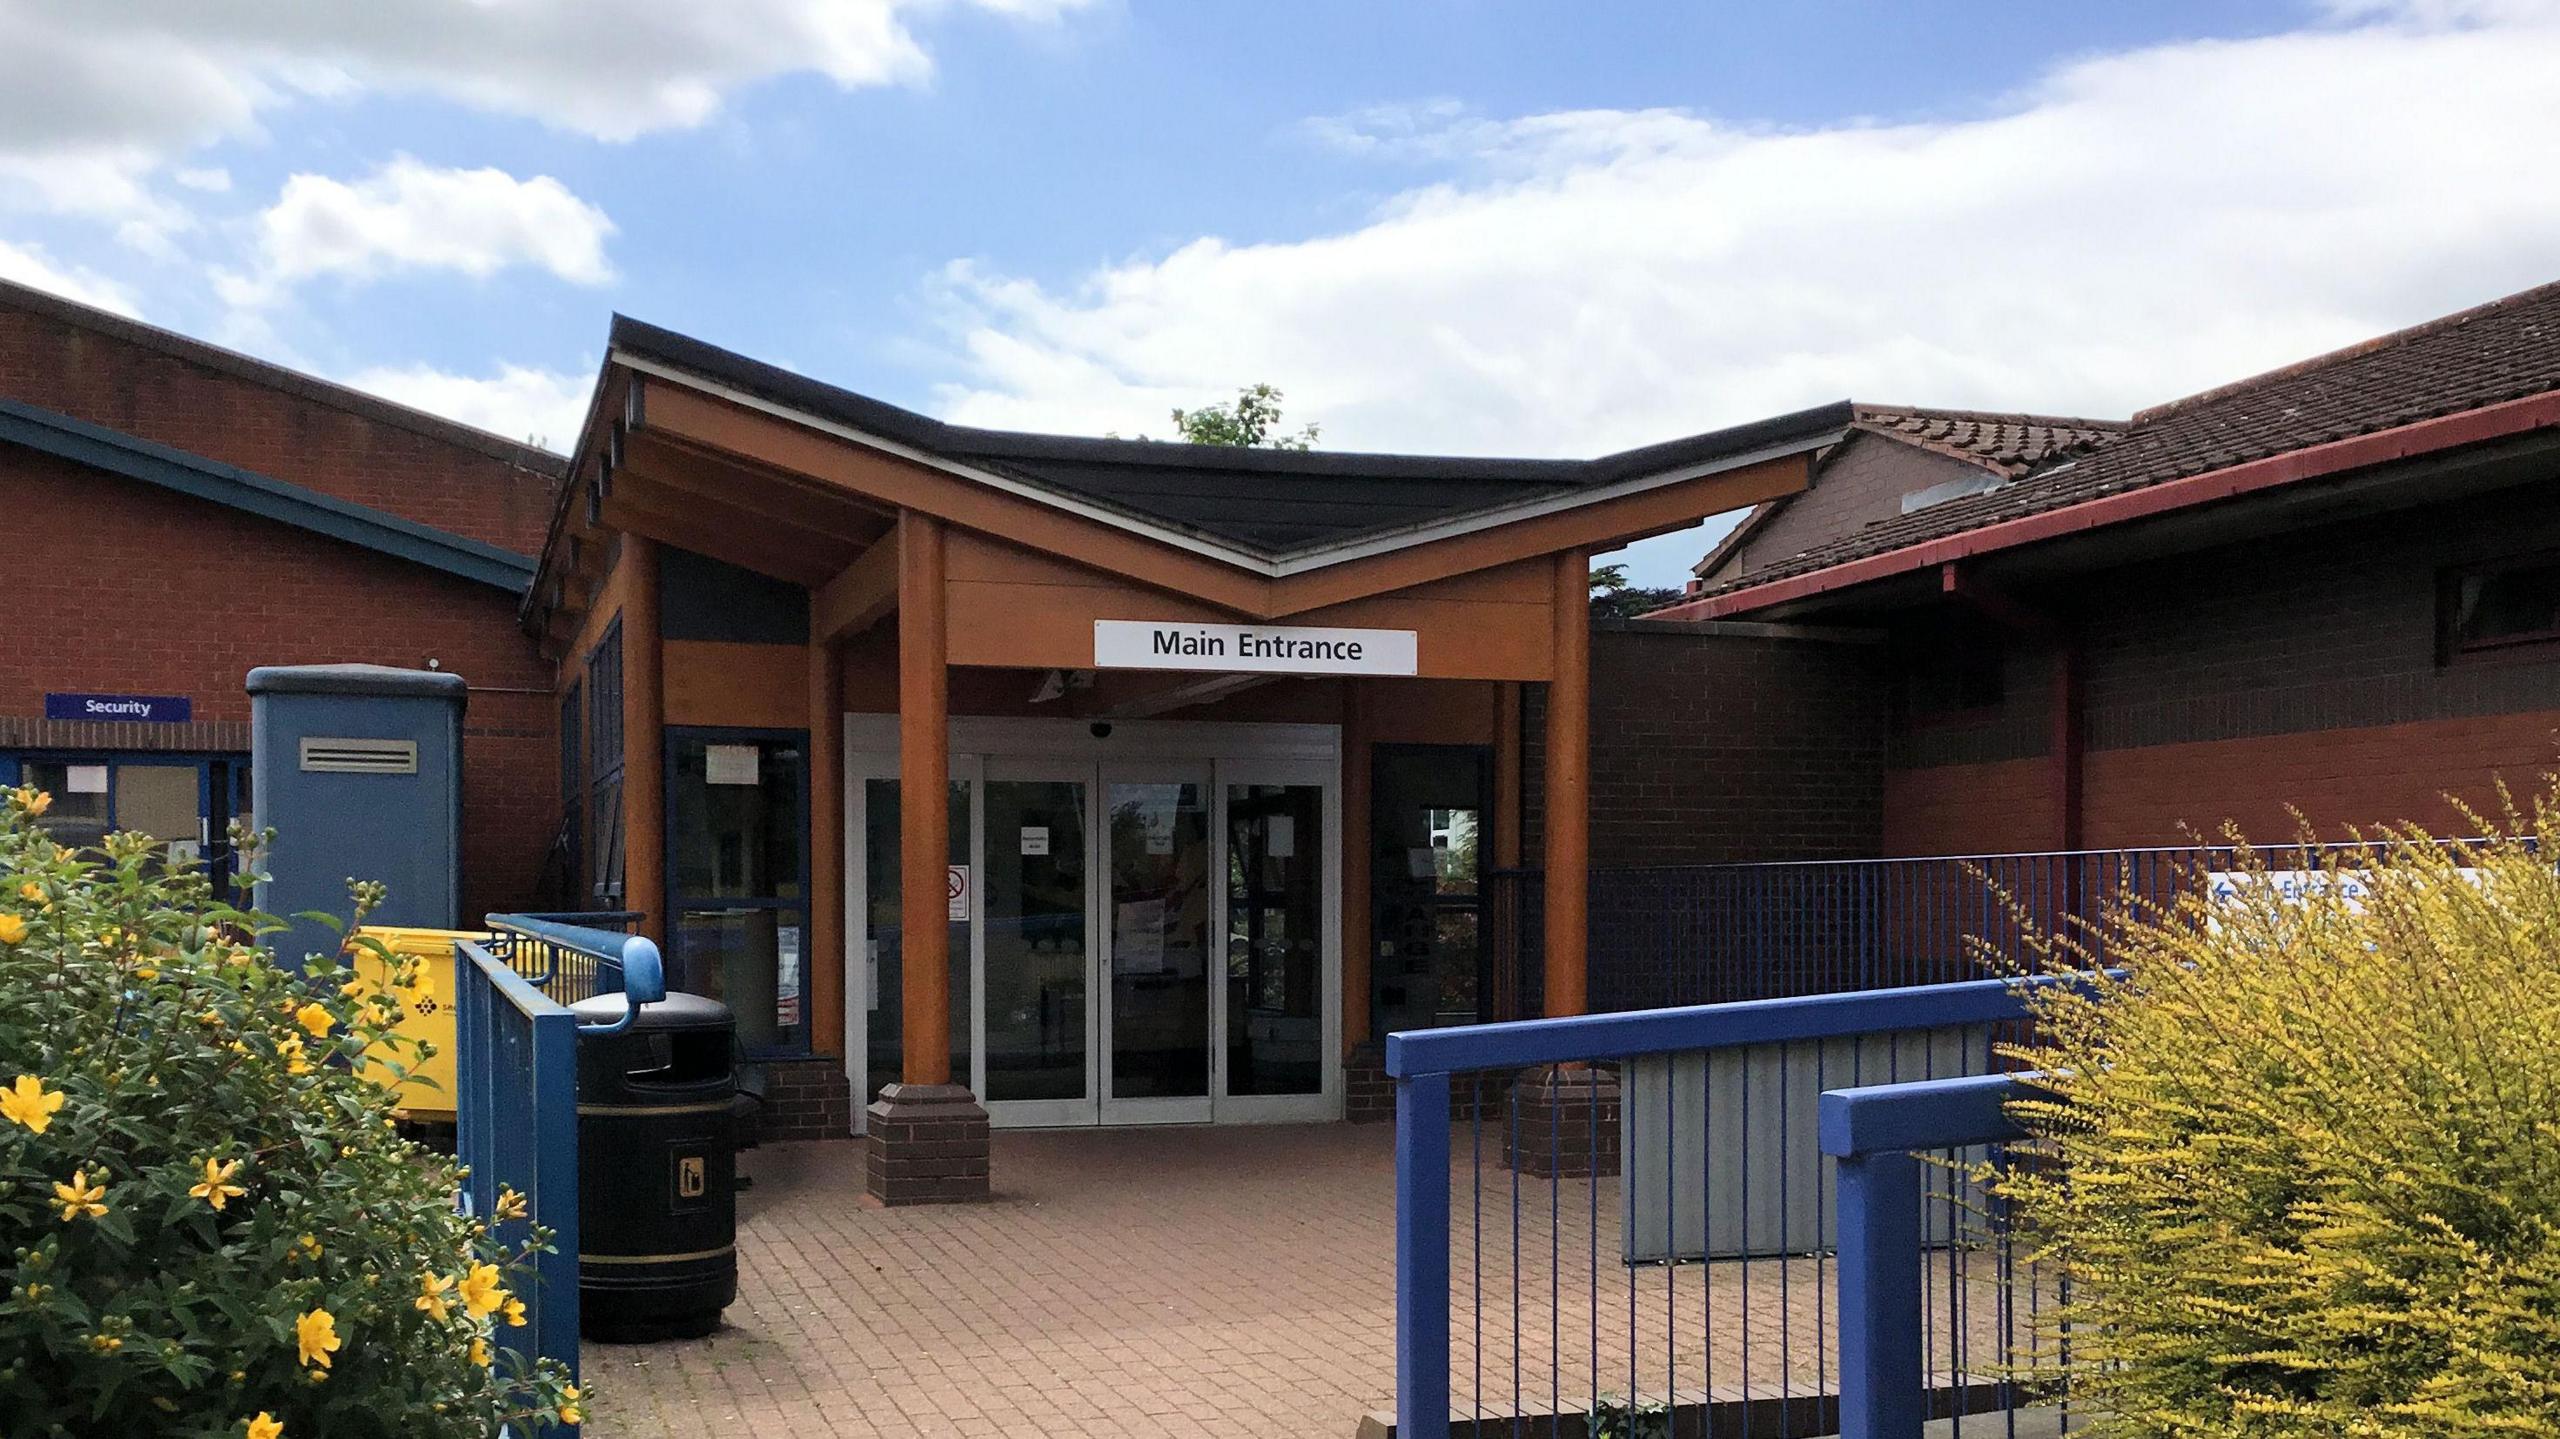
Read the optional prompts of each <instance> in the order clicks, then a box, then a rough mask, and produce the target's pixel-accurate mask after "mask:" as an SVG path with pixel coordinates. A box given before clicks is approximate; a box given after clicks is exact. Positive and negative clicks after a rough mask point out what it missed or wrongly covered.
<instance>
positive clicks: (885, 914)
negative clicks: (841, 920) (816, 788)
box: [845, 756, 972, 1105]
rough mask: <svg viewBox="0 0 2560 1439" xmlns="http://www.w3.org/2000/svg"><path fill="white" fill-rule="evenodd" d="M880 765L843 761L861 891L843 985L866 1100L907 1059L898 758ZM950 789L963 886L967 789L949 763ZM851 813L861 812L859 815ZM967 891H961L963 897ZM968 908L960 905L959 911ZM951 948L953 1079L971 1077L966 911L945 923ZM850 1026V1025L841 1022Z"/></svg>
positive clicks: (953, 846)
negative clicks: (852, 802) (854, 963)
mask: <svg viewBox="0 0 2560 1439" xmlns="http://www.w3.org/2000/svg"><path fill="white" fill-rule="evenodd" d="M878 763H880V764H883V765H885V772H884V771H883V770H882V769H880V768H874V769H871V770H870V771H869V772H866V771H865V769H864V768H862V767H860V766H858V765H848V766H847V775H848V783H849V785H850V787H851V788H852V789H853V791H854V793H855V794H856V795H857V796H858V798H859V804H860V807H859V808H858V809H856V810H854V811H853V814H849V815H848V816H847V817H846V819H847V823H846V826H845V828H846V831H847V835H846V839H847V842H848V844H849V845H857V846H859V853H858V854H855V855H848V856H847V861H848V862H847V870H848V872H849V873H851V874H854V875H858V876H860V877H861V885H862V888H861V895H862V898H861V900H860V902H859V905H858V908H855V909H852V910H850V911H849V912H850V913H853V914H854V916H855V919H856V923H855V924H854V925H853V926H852V928H853V930H854V935H853V938H854V941H855V945H854V956H855V958H857V959H858V960H859V965H858V967H856V968H854V969H853V970H852V971H851V972H850V974H849V976H848V978H849V979H850V980H853V981H858V982H849V983H847V984H846V986H845V993H846V995H847V996H848V998H853V997H859V999H860V1002H861V1003H862V1005H863V1011H862V1013H861V1014H860V1015H859V1016H857V1019H858V1022H859V1024H860V1027H861V1032H862V1035H863V1039H864V1043H863V1068H864V1074H863V1080H862V1096H861V1101H860V1102H861V1103H862V1104H864V1105H868V1104H869V1103H870V1102H871V1101H872V1100H874V1099H877V1098H879V1097H880V1087H881V1086H882V1085H884V1084H891V1083H895V1082H896V1081H897V1079H898V1078H899V1075H900V1073H901V1072H902V1071H903V1070H904V1068H905V1064H906V989H905V973H906V968H905V963H904V957H905V944H904V943H903V939H902V936H903V934H904V926H903V924H902V923H901V915H900V908H901V896H900V892H899V876H900V868H899V856H898V845H899V834H898V826H899V818H898V815H899V794H898V781H897V780H896V779H895V778H894V777H891V776H894V774H895V772H896V763H897V761H896V758H895V757H894V756H891V757H889V758H887V759H886V760H885V761H880V762H878ZM954 771H955V772H954V774H953V777H952V780H951V789H950V794H949V796H948V798H947V800H946V804H947V806H948V809H949V813H950V846H949V848H948V850H947V851H946V853H947V854H948V855H949V856H950V858H949V863H950V864H951V865H952V866H953V867H954V868H955V870H956V871H957V872H958V874H959V875H960V876H961V877H962V881H963V884H962V887H963V890H964V892H965V891H966V890H967V889H968V888H969V887H970V886H969V885H968V883H967V880H968V876H969V875H970V874H971V870H970V869H969V864H970V850H971V834H970V791H971V788H972V786H971V784H970V782H969V779H968V778H967V777H966V774H965V771H962V770H960V769H959V767H958V766H957V765H955V766H954ZM855 815H859V816H860V818H859V819H858V820H857V819H855V818H854V816H855ZM964 897H965V896H964ZM966 909H967V906H966V905H965V904H964V905H963V906H962V907H961V913H962V914H963V915H965V913H966ZM948 922H949V925H950V929H949V936H950V938H949V943H950V946H951V1077H952V1079H953V1080H954V1081H955V1082H957V1083H962V1084H966V1083H969V1082H971V1081H970V1068H969V1063H970V1053H971V1051H970V1044H969V1037H970V1030H971V1026H970V1022H969V1015H970V1000H971V987H970V983H969V978H970V972H971V964H970V953H969V932H970V924H969V921H968V919H967V918H965V917H955V918H951V919H950V920H949V921H948ZM847 1030H848V1032H851V1031H852V1026H851V1025H848V1026H847Z"/></svg>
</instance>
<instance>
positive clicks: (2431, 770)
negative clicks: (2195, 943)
mask: <svg viewBox="0 0 2560 1439" xmlns="http://www.w3.org/2000/svg"><path fill="white" fill-rule="evenodd" d="M2087 763H2088V768H2087V770H2086V778H2085V781H2084V783H2085V785H2086V789H2085V791H2084V792H2085V793H2086V795H2087V801H2086V803H2087V807H2088V819H2087V824H2088V843H2089V844H2090V846H2091V847H2093V848H2099V849H2114V848H2125V847H2132V846H2139V845H2156V844H2178V843H2182V842H2183V836H2182V834H2181V832H2180V826H2182V825H2184V826H2189V827H2192V828H2193V829H2194V830H2195V831H2197V832H2199V833H2201V834H2203V835H2205V836H2206V837H2207V838H2209V839H2213V838H2219V831H2220V829H2221V826H2222V822H2223V821H2224V820H2226V819H2228V820H2233V821H2236V822H2237V823H2238V824H2239V826H2240V828H2241V830H2242V832H2243V833H2245V834H2247V835H2248V836H2249V838H2251V839H2253V840H2257V841H2260V842H2279V841H2284V840H2290V839H2292V838H2293V837H2294V830H2295V821H2294V819H2293V817H2292V816H2291V815H2289V814H2288V813H2287V812H2286V806H2287V805H2289V804H2290V805H2293V806H2296V807H2298V808H2300V809H2301V810H2302V811H2303V812H2304V814H2305V815H2306V816H2308V817H2309V818H2310V819H2311V821H2312V822H2313V823H2314V824H2315V825H2316V826H2317V827H2318V829H2319V832H2320V837H2321V838H2323V839H2339V838H2342V837H2343V835H2342V834H2341V830H2342V829H2343V827H2345V826H2347V825H2351V824H2353V825H2368V826H2369V825H2373V824H2376V823H2380V822H2386V821H2408V822H2414V823H2417V824H2420V825H2424V826H2425V827H2427V828H2428V829H2429V830H2430V831H2432V832H2434V833H2437V834H2457V833H2462V832H2465V831H2467V830H2468V829H2469V828H2470V827H2471V826H2470V825H2469V824H2468V823H2467V822H2466V821H2465V820H2464V819H2463V818H2462V816H2461V815H2460V813H2459V812H2458V811H2457V810H2456V809H2455V808H2454V806H2453V805H2452V804H2451V803H2450V802H2449V801H2448V800H2447V799H2446V798H2445V796H2446V795H2447V794H2448V793H2451V794H2453V795H2456V796H2458V797H2460V798H2461V799H2462V800H2463V801H2464V802H2465V803H2467V804H2469V805H2470V806H2471V807H2472V808H2473V809H2476V810H2479V811H2481V812H2483V813H2485V814H2491V815H2494V814H2495V813H2496V812H2497V808H2498V798H2497V784H2498V781H2499V780H2501V779H2503V780H2504V781H2505V782H2506V783H2507V785H2508V787H2509V788H2510V789H2512V790H2513V791H2514V792H2515V793H2516V794H2517V795H2518V796H2519V797H2529V796H2531V795H2532V794H2533V793H2534V792H2535V791H2536V790H2538V789H2540V788H2541V787H2542V785H2543V783H2544V781H2543V778H2542V777H2543V776H2544V775H2545V774H2547V773H2549V772H2551V771H2552V770H2554V769H2560V709H2547V710H2539V711H2534V712H2530V713H2525V714H2508V715H2485V716H2477V717H2469V718H2462V719H2440V720H2423V721H2419V722H2417V723H2413V724H2397V725H2374V726H2371V727H2368V728H2364V729H2348V730H2327V731H2323V732H2319V733H2313V734H2299V735H2277V736H2270V737H2267V738H2261V739H2244V740H2220V741H2209V742H2204V743H2196V744H2171V745H2154V746H2150V747H2148V748H2144V749H2127V750H2104V751H2100V752H2097V753H2093V754H2091V755H2090V756H2089V757H2088V762H2087Z"/></svg>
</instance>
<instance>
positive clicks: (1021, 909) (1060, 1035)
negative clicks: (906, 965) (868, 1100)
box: [978, 760, 1096, 1124]
mask: <svg viewBox="0 0 2560 1439" xmlns="http://www.w3.org/2000/svg"><path fill="white" fill-rule="evenodd" d="M985 786H986V809H985V824H984V826H983V827H982V830H981V833H982V834H983V836H984V839H983V849H982V861H981V864H980V866H979V868H980V872H981V873H982V874H983V875H984V876H985V885H984V898H983V900H982V901H981V906H982V908H981V916H982V919H981V923H980V925H979V930H978V933H979V940H978V944H979V984H978V993H979V994H980V995H981V996H982V997H983V1000H982V1008H981V1011H980V1015H981V1025H982V1041H981V1043H980V1046H979V1052H980V1053H981V1054H982V1055H983V1056H984V1060H983V1063H984V1065H985V1069H984V1078H983V1080H982V1083H981V1087H980V1089H979V1091H978V1093H979V1097H980V1098H981V1099H982V1100H983V1101H984V1102H985V1104H986V1106H987V1112H988V1114H989V1116H990V1117H991V1118H993V1119H995V1120H997V1121H998V1122H1000V1123H1005V1124H1078V1123H1085V1124H1089V1123H1092V1122H1093V1120H1094V1117H1095V1113H1096V1110H1095V1102H1094V1088H1095V1086H1094V1080H1095V1077H1096V1076H1095V1073H1094V1071H1095V1068H1096V1066H1095V1063H1094V1053H1093V1046H1092V1043H1091V1038H1092V1035H1093V1032H1094V1028H1095V1026H1094V1015H1093V1009H1094V1002H1095V992H1094V985H1093V956H1092V950H1093V927H1092V924H1091V921H1090V918H1089V916H1090V915H1091V914H1092V912H1093V898H1094V895H1093V890H1094V881H1095V879H1096V874H1095V870H1094V867H1093V866H1092V865H1091V864H1090V863H1089V862H1088V859H1087V856H1088V854H1089V852H1090V851H1089V842H1090V839H1091V834H1092V826H1093V813H1092V808H1093V771H1092V767H1091V766H1089V765H1077V766H1069V767H1067V768H1065V769H1063V770H1062V769H1059V768H1056V767H1054V766H1052V767H1048V768H1039V767H1025V768H1014V767H1011V766H1009V765H1008V764H1007V763H1006V762H1005V761H1001V760H991V761H989V762H988V764H987V775H986V781H985Z"/></svg>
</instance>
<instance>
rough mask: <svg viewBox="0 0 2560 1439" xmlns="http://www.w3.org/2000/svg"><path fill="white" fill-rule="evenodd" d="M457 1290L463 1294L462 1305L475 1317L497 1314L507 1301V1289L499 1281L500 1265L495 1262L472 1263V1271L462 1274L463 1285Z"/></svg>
mask: <svg viewBox="0 0 2560 1439" xmlns="http://www.w3.org/2000/svg"><path fill="white" fill-rule="evenodd" d="M455 1292H456V1293H458V1294H460V1295H461V1296H462V1307H463V1308H464V1309H467V1310H469V1311H470V1312H471V1317H472V1318H474V1319H478V1318H481V1317H483V1316H485V1315H489V1314H495V1313H496V1312H498V1310H499V1309H500V1308H501V1307H502V1306H504V1305H505V1304H506V1302H507V1291H506V1290H505V1288H503V1287H502V1286H500V1285H499V1283H498V1266H496V1265H495V1264H474V1265H472V1266H471V1269H470V1272H469V1273H467V1274H465V1275H463V1276H462V1285H461V1287H460V1288H459V1289H457V1290H456V1291H455Z"/></svg>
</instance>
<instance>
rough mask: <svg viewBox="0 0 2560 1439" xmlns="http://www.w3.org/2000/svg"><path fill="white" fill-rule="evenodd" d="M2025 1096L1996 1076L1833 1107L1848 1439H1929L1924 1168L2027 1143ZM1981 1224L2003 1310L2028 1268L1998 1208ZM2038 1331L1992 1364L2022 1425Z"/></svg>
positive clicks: (1830, 1141)
mask: <svg viewBox="0 0 2560 1439" xmlns="http://www.w3.org/2000/svg"><path fill="white" fill-rule="evenodd" d="M2018 1089H2019V1085H2018V1081H2017V1079H2016V1078H2015V1077H2014V1076H2011V1075H1998V1074H1995V1075H1984V1076H1979V1077H1972V1078H1964V1079H1941V1080H1929V1081H1921V1082H1917V1083H1911V1084H1887V1085H1874V1086H1868V1087H1865V1088H1858V1089H1845V1090H1834V1091H1832V1092H1831V1093H1828V1094H1825V1095H1823V1096H1822V1152H1823V1153H1825V1154H1828V1155H1830V1156H1831V1157H1832V1158H1833V1159H1834V1160H1835V1161H1836V1162H1837V1164H1838V1175H1839V1181H1838V1184H1839V1204H1840V1323H1839V1333H1840V1434H1841V1439H1920V1433H1921V1427H1922V1426H1923V1425H1924V1424H1925V1423H1927V1421H1928V1420H1929V1418H1930V1415H1931V1405H1930V1404H1929V1402H1928V1396H1929V1394H1930V1392H1931V1389H1932V1384H1931V1382H1930V1381H1931V1378H1932V1376H1931V1375H1930V1373H1929V1365H1928V1363H1927V1345H1926V1343H1925V1342H1924V1335H1923V1331H1922V1327H1921V1326H1920V1325H1917V1324H1914V1323H1912V1316H1913V1315H1915V1314H1925V1313H1927V1312H1928V1304H1927V1300H1926V1296H1925V1290H1926V1288H1927V1281H1928V1278H1929V1268H1928V1257H1927V1255H1926V1253H1925V1252H1924V1250H1925V1238H1924V1236H1925V1232H1926V1211H1927V1208H1928V1204H1929V1196H1928V1192H1927V1187H1926V1180H1927V1176H1928V1173H1929V1170H1928V1168H1927V1167H1926V1164H1925V1157H1926V1156H1928V1155H1930V1154H1932V1153H1936V1152H1943V1151H1947V1150H1951V1149H1957V1148H1962V1147H1966V1146H1972V1145H1985V1144H2005V1143H2007V1142H2009V1141H2012V1140H2016V1139H2021V1138H2024V1137H2025V1136H2024V1134H2023V1132H2022V1131H2021V1130H2020V1129H2019V1127H2018V1125H2017V1124H2016V1122H2015V1121H2013V1120H2012V1119H2011V1118H2010V1117H2009V1113H2008V1109H2007V1103H2008V1101H2009V1099H2010V1098H2012V1097H2013V1096H2014V1095H2016V1094H2017V1093H2018ZM1995 1162H1996V1161H1995ZM1981 1219H1982V1227H1983V1232H1984V1235H1985V1237H1986V1239H1987V1240H1988V1241H1989V1242H1990V1244H1991V1246H1992V1249H1993V1252H1995V1253H1996V1254H1998V1255H1999V1257H2000V1258H1999V1262H2000V1268H2001V1270H2002V1274H2003V1277H2004V1279H2006V1280H2007V1281H2009V1282H2007V1283H2005V1284H2004V1285H2003V1287H2002V1289H2001V1291H2000V1293H1999V1295H1998V1297H1997V1299H1996V1300H1995V1302H1999V1303H2010V1302H2014V1301H2015V1300H2016V1298H2017V1297H2018V1293H2019V1290H2018V1287H2017V1285H2016V1283H2015V1278H2016V1275H2015V1270H2016V1264H2017V1261H2016V1258H2015V1255H2014V1254H2013V1253H2012V1252H2011V1250H2010V1249H2009V1247H2008V1244H2007V1238H2008V1236H2007V1234H2006V1232H2005V1226H2004V1225H2003V1224H2002V1223H2001V1216H2000V1215H1999V1213H1998V1212H1997V1206H1996V1205H1992V1206H1986V1208H1985V1210H1984V1212H1983V1213H1982V1215H1981ZM2058 1285H2059V1281H2057V1287H2058ZM2026 1293H2027V1296H2028V1298H2029V1300H2030V1302H2032V1301H2033V1300H2035V1299H2036V1298H2038V1297H2039V1294H2038V1290H2037V1288H2036V1287H2035V1286H2032V1285H2031V1286H2029V1288H2028V1289H2027V1291H2026ZM2066 1294H2067V1290H2061V1291H2059V1292H2057V1294H2056V1297H2057V1298H2060V1297H2064V1296H2065V1295H2066ZM2035 1327H2036V1326H2035V1325H2034V1324H2033V1323H2032V1322H2030V1323H2029V1324H2028V1325H2026V1326H2025V1328H2024V1332H2021V1331H2020V1328H2019V1326H2016V1325H2008V1326H2003V1328H2002V1333H2001V1338H2002V1339H2003V1340H2004V1341H2005V1343H2004V1345H2003V1350H2004V1352H2001V1353H1999V1354H1997V1355H1995V1356H1993V1367H1994V1370H1995V1372H1996V1374H1997V1376H1998V1378H1997V1381H1996V1382H1997V1383H1998V1384H1999V1385H2000V1386H2001V1387H2002V1388H2003V1389H2004V1390H2008V1391H2009V1392H2004V1393H2003V1394H2001V1395H2000V1396H1999V1403H1998V1406H1997V1407H1998V1408H1999V1409H2000V1410H2001V1411H2003V1412H2004V1413H2008V1414H2011V1415H2014V1414H2015V1411H2016V1404H2017V1400H2018V1398H2019V1397H2020V1395H2019V1394H2018V1393H2017V1392H2016V1388H2015V1386H2016V1385H2017V1383H2018V1379H2019V1376H2020V1372H2021V1370H2022V1369H2024V1368H2026V1367H2027V1366H2028V1364H2029V1362H2030V1361H2031V1360H2032V1359H2033V1358H2034V1357H2035V1356H2034V1354H2033V1351H2032V1350H2031V1349H2025V1348H2022V1347H2021V1343H2020V1341H2024V1342H2025V1343H2026V1344H2032V1343H2034V1342H2035V1341H2036V1340H2037V1339H2038V1337H2039V1336H2038V1335H2037V1334H2036V1333H2035V1332H2034V1331H2035ZM1954 1335H1955V1338H1956V1341H1957V1342H1958V1343H1959V1344H1961V1343H1962V1342H1963V1341H1964V1340H1965V1339H1966V1338H1968V1337H1969V1336H1968V1335H1967V1333H1966V1331H1965V1329H1964V1328H1963V1327H1961V1326H1960V1327H1958V1328H1957V1329H1956V1330H1955V1331H1954ZM1949 1357H1950V1360H1951V1361H1952V1363H1953V1366H1954V1368H1955V1369H1956V1370H1957V1371H1958V1372H1959V1373H1962V1372H1964V1371H1965V1370H1967V1369H1968V1368H1969V1367H1970V1366H1969V1365H1968V1364H1967V1356H1966V1355H1964V1354H1963V1353H1962V1352H1961V1351H1960V1350H1959V1351H1957V1352H1954V1353H1951V1354H1950V1356H1949ZM1958 1413H1959V1414H1961V1413H1962V1410H1961V1409H1959V1410H1958ZM2011 1422H2012V1423H2014V1420H2012V1421H2011Z"/></svg>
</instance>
